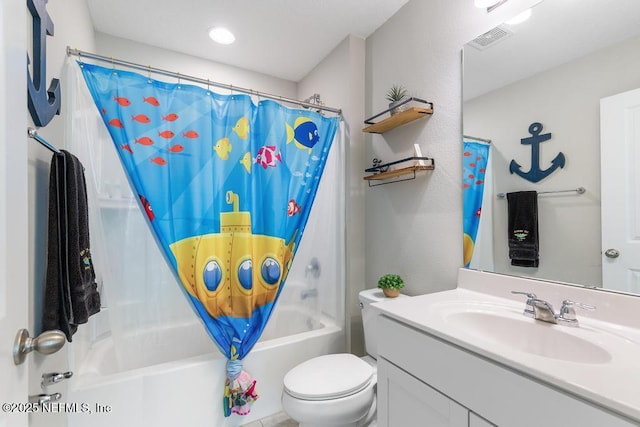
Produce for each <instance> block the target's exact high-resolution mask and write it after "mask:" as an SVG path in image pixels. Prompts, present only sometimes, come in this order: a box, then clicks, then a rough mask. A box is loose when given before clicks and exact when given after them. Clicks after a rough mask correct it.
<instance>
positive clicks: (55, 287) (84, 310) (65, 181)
mask: <svg viewBox="0 0 640 427" xmlns="http://www.w3.org/2000/svg"><path fill="white" fill-rule="evenodd" d="M61 152H62V154H54V155H53V158H52V160H51V173H50V175H49V235H48V238H49V240H48V245H47V246H48V253H47V274H46V281H45V288H44V304H43V316H42V326H43V330H45V331H46V330H51V329H59V330H61V331H62V332H64V333H65V335H66V336H67V340H69V341H71V336H72V335H73V334H74V333H75V332H76V330H77V329H78V325H80V324H82V323H86V322H87V321H88V319H89V316H91V315H92V314H95V313H97V312H98V311H100V294H99V293H98V286H97V284H96V280H95V279H96V276H95V272H94V269H93V262H92V260H91V251H90V249H89V211H88V206H87V191H86V183H85V179H84V168H83V167H82V164H81V163H80V161H79V160H78V159H77V158H76V157H75V156H74V155H73V154H71V153H69V152H67V151H65V150H61Z"/></svg>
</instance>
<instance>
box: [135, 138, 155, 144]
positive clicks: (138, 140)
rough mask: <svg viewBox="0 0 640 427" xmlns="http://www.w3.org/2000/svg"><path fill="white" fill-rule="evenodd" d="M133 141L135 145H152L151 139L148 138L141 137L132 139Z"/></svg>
mask: <svg viewBox="0 0 640 427" xmlns="http://www.w3.org/2000/svg"><path fill="white" fill-rule="evenodd" d="M134 141H135V143H136V144H141V145H153V139H151V138H149V137H148V136H143V137H142V138H134Z"/></svg>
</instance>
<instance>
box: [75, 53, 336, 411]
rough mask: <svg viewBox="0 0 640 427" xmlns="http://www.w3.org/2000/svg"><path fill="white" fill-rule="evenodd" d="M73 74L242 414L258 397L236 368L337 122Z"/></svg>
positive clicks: (287, 257) (243, 99) (106, 72)
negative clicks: (221, 359) (223, 365)
mask: <svg viewBox="0 0 640 427" xmlns="http://www.w3.org/2000/svg"><path fill="white" fill-rule="evenodd" d="M79 65H80V67H81V69H82V73H83V75H84V77H85V80H86V82H87V86H88V87H89V90H90V92H91V95H92V97H93V100H94V101H95V104H96V106H97V107H98V110H99V112H100V114H101V117H102V120H103V121H104V124H105V125H106V128H107V129H108V131H109V133H110V135H111V138H112V139H113V142H114V144H115V147H116V150H117V152H118V155H119V157H120V160H121V162H122V165H123V166H124V169H125V171H126V175H127V178H128V180H129V182H130V184H131V186H132V188H133V189H134V191H135V193H136V195H137V202H138V204H139V207H140V208H141V210H142V211H143V212H144V216H145V219H146V222H147V224H148V225H149V226H150V227H151V229H152V231H153V234H154V236H155V238H156V241H157V242H158V244H159V246H160V248H161V250H162V252H163V255H164V256H165V258H166V260H167V261H168V264H169V266H170V267H171V270H172V271H173V273H174V274H175V275H176V276H177V277H178V278H179V279H180V282H181V283H182V286H183V289H184V292H185V294H186V295H187V297H188V298H187V299H188V300H189V301H190V303H191V304H192V306H193V308H194V309H195V310H196V312H197V313H198V314H199V315H200V317H201V319H202V321H203V324H204V325H205V328H206V330H207V332H208V333H209V335H210V336H211V337H212V338H213V340H214V341H215V342H216V344H217V346H218V348H219V349H220V351H221V352H222V353H223V354H224V355H225V356H226V357H227V358H228V359H229V361H228V363H227V384H226V386H225V397H224V402H225V403H224V404H225V415H227V416H228V415H230V414H231V413H232V412H234V413H238V414H246V413H248V411H249V407H250V405H251V403H252V402H253V401H254V400H255V399H256V398H257V393H256V392H255V388H254V386H255V381H254V380H253V379H252V378H251V377H249V376H248V374H247V373H246V372H244V371H242V369H241V367H242V362H241V361H242V359H243V358H244V357H245V356H246V355H247V354H248V352H249V351H250V350H251V348H252V347H253V345H254V344H255V342H256V341H257V340H258V338H259V337H260V334H261V332H262V330H263V329H264V326H265V324H266V322H267V320H268V318H269V315H270V313H271V311H272V309H273V306H274V304H275V303H276V301H277V299H278V296H279V294H280V291H281V290H282V286H283V285H284V282H285V280H286V277H287V273H288V271H289V269H290V267H291V262H292V260H293V257H294V254H295V251H296V249H297V246H298V243H299V241H300V239H301V237H302V234H303V231H304V228H305V225H306V222H307V218H308V214H309V212H310V209H311V206H312V203H313V200H314V196H315V192H316V190H317V186H318V183H319V180H320V177H321V175H322V171H323V169H324V165H325V162H326V158H327V154H328V152H329V149H330V147H331V143H332V140H333V137H334V135H335V131H336V127H337V123H338V119H337V118H326V117H323V116H322V115H319V114H318V113H315V112H312V111H307V110H297V109H289V108H286V107H283V106H282V105H280V104H278V103H275V102H272V101H261V102H259V103H258V104H257V105H255V104H254V103H253V102H252V100H251V98H250V97H249V96H245V95H226V96H225V95H219V94H216V93H213V92H211V91H209V90H207V89H204V88H200V87H196V86H191V85H184V84H179V83H178V84H169V83H165V82H159V81H156V80H152V79H151V78H149V77H145V76H142V75H140V74H136V73H132V72H126V71H120V70H114V69H112V68H103V67H99V66H96V65H92V64H82V63H80V64H79ZM129 255H130V256H129V257H128V259H127V262H136V260H135V254H134V253H132V254H129Z"/></svg>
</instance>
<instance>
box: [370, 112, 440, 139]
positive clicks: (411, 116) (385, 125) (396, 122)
mask: <svg viewBox="0 0 640 427" xmlns="http://www.w3.org/2000/svg"><path fill="white" fill-rule="evenodd" d="M429 114H433V108H422V107H410V108H408V109H406V110H404V111H402V112H400V113H397V114H394V115H393V116H391V117H388V118H386V119H384V120H381V121H379V122H378V123H374V124H372V125H370V126H367V127H366V128H364V129H362V132H366V133H385V132H387V131H390V130H391V129H395V128H397V127H398V126H402V125H404V124H407V123H410V122H412V121H414V120H418V119H420V118H422V117H425V116H427V115H429Z"/></svg>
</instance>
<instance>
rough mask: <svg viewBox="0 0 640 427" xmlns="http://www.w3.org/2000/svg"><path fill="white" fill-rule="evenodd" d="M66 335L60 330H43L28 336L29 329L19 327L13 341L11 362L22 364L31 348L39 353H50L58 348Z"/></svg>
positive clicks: (62, 344) (62, 343)
mask: <svg viewBox="0 0 640 427" xmlns="http://www.w3.org/2000/svg"><path fill="white" fill-rule="evenodd" d="M66 340H67V337H66V336H65V334H64V333H63V332H62V331H58V330H53V331H45V332H43V333H41V334H40V335H38V336H37V337H35V338H30V337H29V331H27V330H26V329H20V330H19V331H18V333H17V334H16V339H15V341H14V342H13V363H15V364H16V365H20V364H22V362H24V359H25V358H26V357H27V354H28V353H31V352H32V351H33V350H35V351H37V352H38V353H40V354H52V353H55V352H56V351H58V350H60V349H61V348H62V346H64V343H65V342H66Z"/></svg>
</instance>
